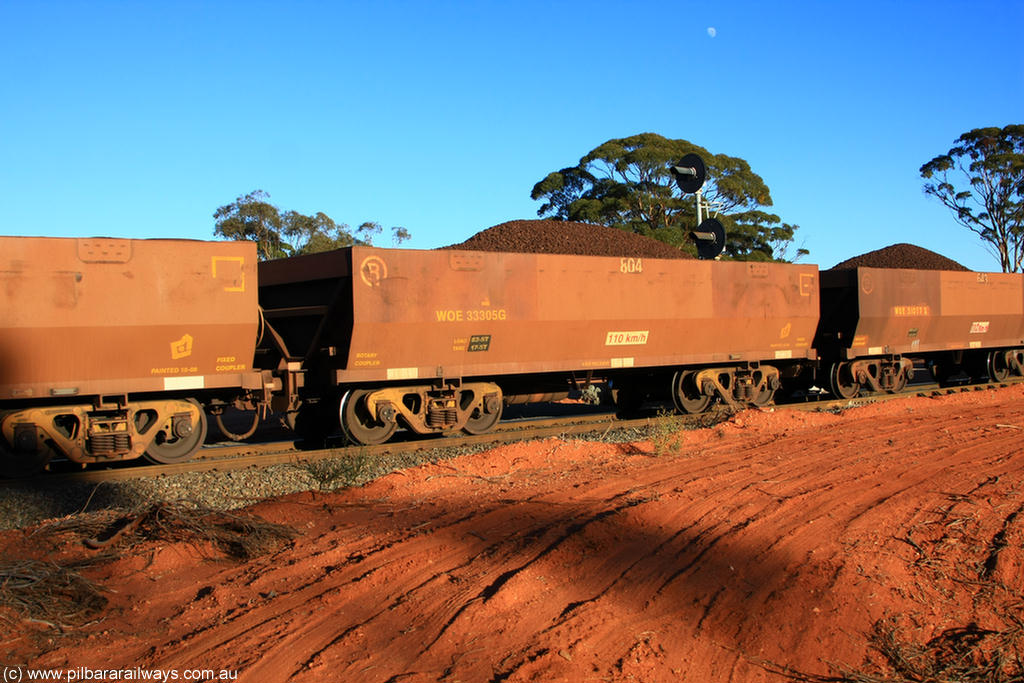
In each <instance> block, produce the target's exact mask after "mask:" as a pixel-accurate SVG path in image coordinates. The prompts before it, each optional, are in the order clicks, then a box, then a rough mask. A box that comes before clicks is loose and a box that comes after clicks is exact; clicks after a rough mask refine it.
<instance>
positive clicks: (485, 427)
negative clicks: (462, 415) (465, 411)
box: [462, 400, 502, 435]
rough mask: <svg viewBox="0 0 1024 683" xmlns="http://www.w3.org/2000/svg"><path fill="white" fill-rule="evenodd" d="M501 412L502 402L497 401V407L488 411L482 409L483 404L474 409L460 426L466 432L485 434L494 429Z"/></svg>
mask: <svg viewBox="0 0 1024 683" xmlns="http://www.w3.org/2000/svg"><path fill="white" fill-rule="evenodd" d="M501 413H502V402H501V401H500V400H499V401H498V409H497V410H495V411H494V412H491V413H488V412H486V411H485V410H484V408H483V406H480V407H479V408H477V409H475V410H474V411H473V414H472V415H470V416H469V419H468V420H466V424H465V426H463V427H462V431H464V432H466V433H467V434H474V435H476V434H486V433H487V432H489V431H491V430H492V429H494V425H496V424H498V422H500V421H501Z"/></svg>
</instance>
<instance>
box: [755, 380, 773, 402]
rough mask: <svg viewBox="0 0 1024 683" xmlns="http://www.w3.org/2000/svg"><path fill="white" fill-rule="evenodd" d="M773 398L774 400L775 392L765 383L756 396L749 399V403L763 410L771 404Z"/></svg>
mask: <svg viewBox="0 0 1024 683" xmlns="http://www.w3.org/2000/svg"><path fill="white" fill-rule="evenodd" d="M773 398H775V390H774V389H772V388H771V387H770V386H768V382H765V383H764V389H762V390H761V391H759V392H757V395H756V396H754V398H752V399H750V403H751V405H754V406H756V407H758V408H763V407H764V406H766V405H768V404H769V403H771V402H772V399H773Z"/></svg>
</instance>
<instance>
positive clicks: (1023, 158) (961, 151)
mask: <svg viewBox="0 0 1024 683" xmlns="http://www.w3.org/2000/svg"><path fill="white" fill-rule="evenodd" d="M921 177H922V178H924V179H925V180H927V181H929V182H926V183H925V184H924V192H925V194H930V195H931V196H933V197H935V198H937V199H938V200H939V201H940V202H942V203H943V204H945V205H946V206H947V207H948V208H949V209H950V210H951V211H952V212H953V217H954V218H955V219H956V222H957V223H959V224H960V225H962V226H964V227H965V228H967V229H968V230H970V231H971V232H974V233H976V234H977V235H978V236H979V237H981V239H982V241H984V242H985V245H986V247H988V248H989V250H990V251H992V252H993V253H994V254H995V256H996V257H997V258H998V259H999V265H1000V267H1001V268H1002V269H1003V272H1004V273H1016V272H1020V271H1022V270H1024V266H1022V262H1024V201H1022V200H1024V125H1021V124H1014V125H1010V126H1006V127H1005V128H975V129H974V130H972V131H969V132H967V133H964V134H963V135H961V136H960V137H959V138H958V139H957V141H956V144H955V145H954V146H953V148H952V149H950V150H949V151H948V152H947V153H945V154H942V155H940V156H937V157H935V158H934V159H932V160H931V161H929V162H928V163H927V164H925V165H924V166H922V167H921Z"/></svg>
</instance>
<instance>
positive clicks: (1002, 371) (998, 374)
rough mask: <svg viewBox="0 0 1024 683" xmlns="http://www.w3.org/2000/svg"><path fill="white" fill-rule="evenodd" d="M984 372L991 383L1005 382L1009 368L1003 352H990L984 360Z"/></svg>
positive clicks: (1008, 375) (1008, 374)
mask: <svg viewBox="0 0 1024 683" xmlns="http://www.w3.org/2000/svg"><path fill="white" fill-rule="evenodd" d="M985 370H986V371H987V372H988V378H989V379H990V380H992V381H993V382H1005V381H1006V380H1007V379H1008V378H1009V377H1010V366H1009V364H1007V362H1006V352H1005V351H991V352H989V354H988V358H986V359H985Z"/></svg>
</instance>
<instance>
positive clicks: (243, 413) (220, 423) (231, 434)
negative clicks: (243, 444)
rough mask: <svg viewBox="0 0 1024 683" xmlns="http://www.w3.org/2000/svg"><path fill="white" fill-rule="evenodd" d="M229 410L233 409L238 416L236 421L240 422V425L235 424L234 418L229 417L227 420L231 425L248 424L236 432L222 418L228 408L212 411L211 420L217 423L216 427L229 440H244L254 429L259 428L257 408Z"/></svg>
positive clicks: (254, 431) (253, 432)
mask: <svg viewBox="0 0 1024 683" xmlns="http://www.w3.org/2000/svg"><path fill="white" fill-rule="evenodd" d="M231 410H234V413H235V414H237V415H238V416H239V417H238V421H239V422H241V423H242V424H241V425H238V424H235V420H234V419H231V418H229V419H228V422H230V423H231V425H232V427H239V426H243V427H244V426H245V425H246V424H248V425H249V426H248V427H246V428H245V429H243V430H242V431H238V432H236V431H233V430H232V427H228V426H227V425H226V424H225V420H224V414H225V413H226V412H227V411H228V409H224V410H220V411H219V412H216V413H214V414H213V421H214V422H215V423H217V429H219V430H220V433H221V434H223V435H224V436H226V437H227V438H228V439H230V440H231V441H245V440H246V439H248V438H249V437H250V436H252V435H253V434H255V433H256V430H257V429H258V428H259V426H260V411H258V410H238V409H231ZM250 416H251V417H250Z"/></svg>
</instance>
